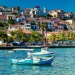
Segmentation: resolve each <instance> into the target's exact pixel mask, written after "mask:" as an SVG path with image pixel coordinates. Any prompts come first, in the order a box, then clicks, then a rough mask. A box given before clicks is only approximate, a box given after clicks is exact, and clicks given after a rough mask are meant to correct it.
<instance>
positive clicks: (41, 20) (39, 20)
mask: <svg viewBox="0 0 75 75" xmlns="http://www.w3.org/2000/svg"><path fill="white" fill-rule="evenodd" d="M39 22H51V21H50V20H39Z"/></svg>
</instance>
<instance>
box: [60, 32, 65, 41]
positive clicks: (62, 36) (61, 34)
mask: <svg viewBox="0 0 75 75" xmlns="http://www.w3.org/2000/svg"><path fill="white" fill-rule="evenodd" d="M60 40H65V33H63V32H62V33H60Z"/></svg>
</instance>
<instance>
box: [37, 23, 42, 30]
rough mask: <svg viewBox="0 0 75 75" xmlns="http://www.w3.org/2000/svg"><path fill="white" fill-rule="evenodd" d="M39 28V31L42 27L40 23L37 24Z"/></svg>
mask: <svg viewBox="0 0 75 75" xmlns="http://www.w3.org/2000/svg"><path fill="white" fill-rule="evenodd" d="M37 26H38V28H39V30H40V27H41V24H40V22H37Z"/></svg>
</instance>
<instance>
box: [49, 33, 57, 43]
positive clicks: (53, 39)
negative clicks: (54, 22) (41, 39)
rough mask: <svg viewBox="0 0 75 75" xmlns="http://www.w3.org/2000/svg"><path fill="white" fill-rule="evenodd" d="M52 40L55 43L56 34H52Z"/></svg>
mask: <svg viewBox="0 0 75 75" xmlns="http://www.w3.org/2000/svg"><path fill="white" fill-rule="evenodd" d="M50 40H51V41H52V42H54V41H55V40H56V35H55V34H51V36H50Z"/></svg>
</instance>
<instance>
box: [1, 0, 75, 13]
mask: <svg viewBox="0 0 75 75" xmlns="http://www.w3.org/2000/svg"><path fill="white" fill-rule="evenodd" d="M0 5H6V6H8V7H13V6H20V7H21V8H34V7H35V6H40V9H43V8H44V7H46V8H47V10H53V9H63V10H64V11H67V12H75V0H1V1H0Z"/></svg>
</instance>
